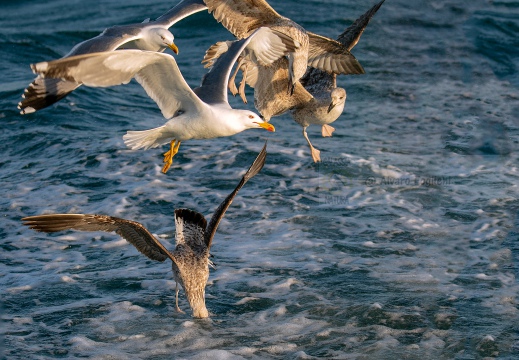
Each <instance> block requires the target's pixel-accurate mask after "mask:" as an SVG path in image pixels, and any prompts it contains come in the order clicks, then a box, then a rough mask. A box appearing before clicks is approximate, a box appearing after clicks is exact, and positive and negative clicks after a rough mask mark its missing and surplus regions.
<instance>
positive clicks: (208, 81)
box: [31, 28, 293, 173]
mask: <svg viewBox="0 0 519 360" xmlns="http://www.w3.org/2000/svg"><path fill="white" fill-rule="evenodd" d="M258 39H259V40H258ZM254 41H259V42H260V43H261V42H263V41H267V42H275V43H277V44H278V45H279V46H276V47H272V48H271V50H270V52H272V51H273V50H272V49H274V48H275V49H277V52H276V53H272V54H271V56H265V57H264V58H265V59H271V60H274V59H276V58H280V57H283V56H285V54H286V53H287V52H289V51H290V50H291V49H293V42H292V40H291V39H290V38H288V37H286V36H284V35H283V34H281V33H278V32H277V31H275V30H271V29H269V28H259V29H258V30H256V31H255V32H254V33H253V34H252V35H251V36H249V37H248V38H246V39H243V40H240V41H237V42H235V43H233V44H232V46H231V47H230V48H229V51H227V52H226V53H225V54H224V55H222V56H221V57H220V58H219V59H218V60H217V61H216V63H215V64H214V66H213V68H212V69H211V70H210V71H209V72H208V73H207V74H206V75H205V76H204V78H203V80H202V85H201V86H200V87H198V88H195V89H193V90H192V89H191V88H190V87H189V85H188V84H187V83H186V81H185V80H184V78H183V77H182V74H181V73H180V70H179V68H178V66H177V63H176V62H175V59H174V58H173V57H172V56H171V55H168V54H163V53H157V52H149V51H141V50H118V51H111V52H103V53H94V54H87V55H80V56H73V57H69V58H65V59H60V60H55V61H52V62H42V63H38V64H36V65H31V66H32V68H33V70H34V71H35V72H36V73H38V74H40V75H41V76H45V77H52V78H64V79H66V80H69V81H75V82H78V83H83V84H85V85H87V86H96V87H105V86H113V85H120V84H126V83H128V82H129V81H130V80H131V79H132V78H134V77H135V79H136V80H137V81H138V82H139V83H140V84H141V85H142V86H143V88H144V89H145V90H146V92H147V93H148V95H149V96H150V97H151V98H152V99H153V100H155V102H156V103H157V104H158V106H159V108H160V109H161V111H162V114H163V115H164V117H165V118H166V119H170V120H169V121H167V122H166V123H165V124H164V125H162V126H160V127H157V128H154V129H150V130H144V131H128V132H127V134H126V135H124V136H123V139H124V141H125V143H126V145H127V146H129V147H130V148H131V149H149V148H155V147H158V146H160V145H163V144H166V143H168V142H170V150H169V151H168V152H166V153H165V154H164V163H165V165H164V167H163V170H162V171H163V172H164V173H165V172H166V171H167V170H168V169H169V167H170V166H171V164H172V162H173V157H174V156H175V154H176V153H177V152H178V150H179V147H180V143H181V142H182V141H185V140H189V139H211V138H217V137H223V136H231V135H235V134H237V133H239V132H242V131H244V130H247V129H259V128H263V129H266V130H268V131H274V130H275V129H274V126H272V125H271V124H269V123H268V122H265V121H264V120H263V119H261V118H260V117H259V116H258V115H257V114H256V113H254V112H252V111H249V110H240V109H233V108H231V106H230V105H229V103H228V97H227V83H228V80H229V75H230V73H231V70H232V67H233V64H234V63H235V62H236V59H237V58H238V56H239V54H240V53H241V52H242V50H243V48H244V47H245V46H247V45H248V44H249V43H250V42H254ZM94 69H95V70H94Z"/></svg>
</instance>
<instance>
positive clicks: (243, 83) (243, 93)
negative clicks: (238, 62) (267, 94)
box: [238, 67, 248, 104]
mask: <svg viewBox="0 0 519 360" xmlns="http://www.w3.org/2000/svg"><path fill="white" fill-rule="evenodd" d="M247 69H248V68H247V67H245V68H244V69H243V70H242V71H243V74H242V79H241V82H240V89H239V91H238V93H239V94H240V97H241V99H242V100H243V102H244V103H245V104H247V98H246V97H245V82H246V81H247Z"/></svg>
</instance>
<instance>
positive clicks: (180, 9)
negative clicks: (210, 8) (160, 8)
mask: <svg viewBox="0 0 519 360" xmlns="http://www.w3.org/2000/svg"><path fill="white" fill-rule="evenodd" d="M206 9H207V6H206V5H205V3H204V1H203V0H183V1H181V2H179V3H178V4H177V5H176V6H175V7H173V8H171V9H170V10H168V11H167V12H166V13H164V14H163V15H161V16H160V17H158V18H157V20H155V21H152V22H151V23H152V24H154V25H160V26H163V27H165V28H170V27H171V26H173V25H174V24H175V23H177V22H179V21H180V20H182V19H184V18H186V17H188V16H189V15H192V14H195V13H197V12H199V11H202V10H206Z"/></svg>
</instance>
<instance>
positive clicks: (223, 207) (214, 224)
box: [205, 142, 267, 249]
mask: <svg viewBox="0 0 519 360" xmlns="http://www.w3.org/2000/svg"><path fill="white" fill-rule="evenodd" d="M266 157H267V143H266V142H265V145H263V149H261V151H260V153H259V154H258V156H257V157H256V160H254V162H253V163H252V165H251V166H250V167H249V170H247V172H246V173H245V175H243V177H242V179H241V181H240V183H239V184H238V186H236V188H235V189H234V190H233V191H232V192H231V193H230V194H229V195H228V196H227V197H226V198H225V200H224V201H223V202H222V203H221V204H220V205H219V206H218V208H217V209H216V211H215V212H214V214H213V217H212V218H211V221H210V222H209V225H207V229H206V231H205V243H206V245H207V248H208V249H210V248H211V242H212V241H213V237H214V234H215V233H216V229H218V225H219V224H220V221H221V220H222V218H223V216H224V215H225V212H226V211H227V209H228V208H229V206H230V205H231V204H232V201H233V199H234V197H235V196H236V194H238V191H240V189H241V188H242V187H243V185H245V183H246V182H247V181H249V179H251V178H252V177H253V176H255V175H256V174H257V173H259V172H260V170H261V169H262V168H263V165H265V159H266Z"/></svg>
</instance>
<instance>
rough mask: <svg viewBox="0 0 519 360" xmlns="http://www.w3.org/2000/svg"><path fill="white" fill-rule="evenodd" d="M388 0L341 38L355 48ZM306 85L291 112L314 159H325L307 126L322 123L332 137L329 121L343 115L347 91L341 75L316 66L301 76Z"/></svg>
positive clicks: (342, 41)
mask: <svg viewBox="0 0 519 360" xmlns="http://www.w3.org/2000/svg"><path fill="white" fill-rule="evenodd" d="M383 3H384V0H382V1H380V2H379V3H377V4H376V5H374V6H373V7H371V9H369V10H368V11H366V12H365V13H364V14H362V15H361V16H360V17H359V18H358V19H357V20H355V21H354V22H353V24H352V25H350V26H349V27H348V28H347V29H346V30H345V31H344V32H343V33H342V34H341V35H339V37H338V38H337V41H338V42H340V43H341V44H343V45H344V46H345V47H346V48H347V49H348V50H350V51H351V49H353V47H354V46H355V45H357V43H358V42H359V40H360V37H361V35H362V34H363V32H364V30H365V29H366V26H368V23H369V22H370V20H371V18H372V17H373V16H374V15H375V13H376V12H377V11H378V9H380V7H381V6H382V4H383ZM301 84H302V85H303V86H304V88H302V87H301V88H298V90H299V91H298V94H301V95H300V97H301V98H302V99H303V100H302V101H300V102H299V103H298V104H297V105H295V106H293V108H292V109H291V111H290V113H291V115H292V118H293V119H294V120H295V122H297V123H298V124H299V125H301V126H302V127H303V136H304V138H305V139H306V141H307V142H308V146H309V147H310V152H311V154H312V159H313V160H314V162H319V161H321V156H320V151H319V150H317V149H316V148H314V147H313V146H312V143H311V142H310V139H308V134H307V133H306V128H307V127H308V126H309V125H311V124H315V125H321V126H322V128H321V134H322V136H323V137H330V136H332V133H333V132H334V131H335V128H333V127H332V126H330V125H329V124H331V123H333V122H334V121H335V120H337V119H338V118H339V116H340V115H341V114H342V111H343V110H344V105H345V103H346V90H345V89H344V88H341V87H337V75H336V74H330V73H327V72H325V71H323V70H320V69H316V68H309V69H308V70H307V72H306V74H305V75H304V77H303V78H301Z"/></svg>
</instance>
